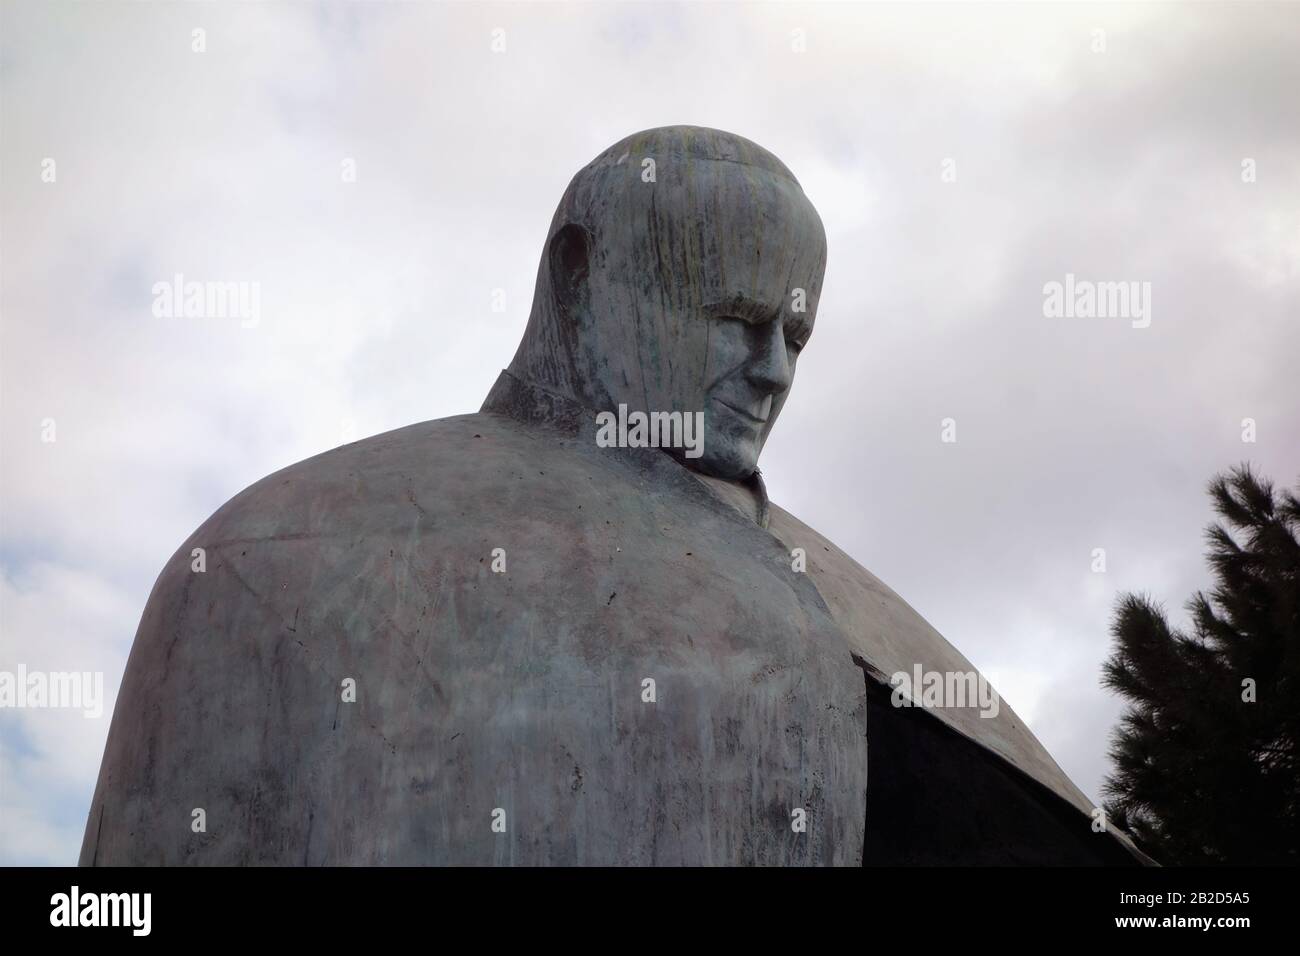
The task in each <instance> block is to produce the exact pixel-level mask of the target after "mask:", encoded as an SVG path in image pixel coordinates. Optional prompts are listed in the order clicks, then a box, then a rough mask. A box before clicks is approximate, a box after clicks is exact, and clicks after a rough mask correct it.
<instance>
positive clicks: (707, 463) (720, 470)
mask: <svg viewBox="0 0 1300 956" xmlns="http://www.w3.org/2000/svg"><path fill="white" fill-rule="evenodd" d="M706 444H707V443H706ZM681 462H682V463H683V464H684V465H686V466H687V467H688V468H691V469H694V470H695V471H698V472H700V473H701V474H704V475H708V476H709V477H711V478H721V479H723V480H724V481H744V480H746V479H747V478H749V477H750V475H752V474H753V473H754V469H755V468H756V467H757V466H758V456H757V455H756V454H755V453H754V450H753V449H746V448H742V447H739V446H736V445H723V447H721V448H715V449H710V448H707V447H706V448H705V451H704V454H703V455H701V456H700V457H699V458H695V459H691V458H685V457H683V458H681Z"/></svg>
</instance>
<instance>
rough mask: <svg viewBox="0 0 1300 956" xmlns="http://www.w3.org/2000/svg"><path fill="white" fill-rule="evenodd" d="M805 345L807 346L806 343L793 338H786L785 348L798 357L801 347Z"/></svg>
mask: <svg viewBox="0 0 1300 956" xmlns="http://www.w3.org/2000/svg"><path fill="white" fill-rule="evenodd" d="M807 344H808V343H807V342H800V341H798V340H796V339H793V338H788V339H786V340H785V347H786V348H788V349H789V350H790V351H792V352H794V354H795V355H798V354H799V353H800V352H802V351H803V347H804V346H805V345H807Z"/></svg>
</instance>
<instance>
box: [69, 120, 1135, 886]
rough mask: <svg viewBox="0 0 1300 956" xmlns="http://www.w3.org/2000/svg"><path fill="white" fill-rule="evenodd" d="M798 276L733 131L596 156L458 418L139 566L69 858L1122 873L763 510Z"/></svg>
mask: <svg viewBox="0 0 1300 956" xmlns="http://www.w3.org/2000/svg"><path fill="white" fill-rule="evenodd" d="M825 263H826V239H825V233H824V231H823V228H822V224H821V221H820V219H819V217H818V215H817V213H816V211H815V210H814V209H813V207H812V205H811V204H810V203H809V202H808V200H807V199H806V198H805V196H804V194H803V191H802V189H801V187H800V186H799V184H798V182H797V181H796V180H795V178H794V176H793V175H792V174H791V173H790V171H789V170H788V169H786V167H785V166H784V165H783V164H782V163H781V162H780V161H779V160H778V159H777V158H776V157H775V156H773V155H772V154H770V153H768V152H767V151H765V150H763V149H762V148H760V147H758V146H757V145H755V144H754V143H751V142H749V141H748V140H745V139H743V138H741V137H739V136H734V135H731V134H728V133H723V132H720V131H717V130H711V129H702V128H696V127H667V128H663V129H654V130H647V131H645V132H642V133H637V134H635V135H633V136H629V137H628V138H626V139H624V140H623V141H622V142H620V143H618V144H616V145H615V146H613V147H611V148H610V149H608V150H606V151H605V152H604V153H602V154H601V155H600V156H598V157H597V158H596V159H595V160H594V161H593V162H592V163H591V164H589V165H588V166H587V167H585V168H584V169H582V170H581V171H580V172H579V173H578V174H577V175H576V176H575V177H574V178H573V181H572V182H571V183H570V185H569V187H568V189H567V191H566V192H565V194H564V197H563V198H562V199H561V201H560V205H559V208H558V209H557V210H556V213H555V217H554V219H553V221H552V223H551V227H550V230H549V233H548V236H547V241H546V244H545V248H544V249H543V253H542V258H541V264H540V267H539V269H538V275H537V286H536V294H535V298H534V301H533V306H532V312H531V315H530V318H529V322H528V327H527V330H526V332H525V334H524V337H523V341H522V342H521V344H520V346H519V349H518V352H517V353H516V355H515V357H514V359H513V361H512V362H511V363H510V365H509V367H508V369H506V370H505V371H504V372H502V373H501V375H500V377H499V379H498V380H497V383H496V385H495V386H494V387H493V388H492V390H491V392H490V394H489V395H488V396H487V400H486V401H485V402H484V404H483V407H482V410H481V411H480V412H478V413H477V414H471V415H461V416H457V417H454V418H447V419H441V420H438V421H430V422H423V423H421V424H417V425H411V426H409V427H406V428H401V429H398V430H396V431H392V432H388V433H386V434H382V435H376V436H374V437H371V438H368V439H365V440H363V441H359V442H355V443H353V444H350V445H346V446H343V447H340V448H336V449H334V450H332V451H329V452H326V453H324V454H321V455H318V456H316V457H314V458H310V459H308V460H306V461H303V462H299V463H298V464H296V465H292V466H290V467H288V468H285V469H284V470H282V471H279V472H277V473H275V474H273V475H270V476H269V477H267V478H264V479H263V480H261V481H259V482H258V483H256V484H254V485H253V486H251V487H250V488H248V489H246V490H245V491H243V492H242V493H240V494H238V495H236V496H235V497H234V498H232V499H231V500H230V501H229V502H228V503H226V504H225V505H224V506H223V507H222V508H221V509H220V510H218V511H217V512H216V514H214V515H213V516H212V517H211V518H210V519H208V521H206V522H205V523H204V524H203V525H202V527H200V528H199V529H198V530H197V531H196V532H195V533H194V534H193V535H192V536H191V538H190V539H189V540H188V541H186V542H185V543H184V544H183V545H182V546H181V548H180V550H179V551H177V553H176V554H175V556H173V558H172V559H171V560H170V561H169V562H168V563H167V565H166V567H165V568H164V569H163V571H162V574H161V575H160V577H159V578H158V582H157V584H156V585H155V587H154V589H153V592H152V594H151V595H150V597H149V601H148V604H147V606H146V608H145V611H144V615H143V618H142V620H141V622H140V628H139V632H138V634H137V636H136V640H135V645H134V647H133V649H132V651H131V656H130V660H129V662H128V665H127V669H126V673H125V676H124V678H123V681H122V686H121V691H120V694H119V696H118V702H117V707H116V710H115V713H114V715H113V722H112V726H111V729H110V733H109V738H108V743H107V747H106V749H105V754H104V760H103V765H102V768H101V771H100V777H99V782H98V786H97V788H96V791H95V796H94V801H93V804H92V807H91V810H90V814H89V819H88V823H87V828H86V836H85V842H84V846H83V849H82V854H81V862H82V864H84V865H91V864H99V865H104V864H185V863H189V864H471V865H474V864H520V865H537V864H579V865H585V864H666V865H674V864H800V865H802V864H841V865H859V864H862V863H868V864H870V863H900V862H971V863H985V862H987V863H1006V862H1024V863H1044V862H1048V863H1056V862H1059V863H1079V862H1088V863H1118V862H1134V861H1139V860H1141V856H1140V854H1138V853H1137V852H1136V850H1135V849H1134V848H1133V847H1132V845H1131V844H1130V843H1129V841H1128V840H1127V838H1126V837H1124V836H1123V835H1122V834H1119V833H1116V832H1114V831H1113V830H1110V829H1107V828H1105V827H1103V828H1101V829H1102V831H1103V832H1098V827H1097V825H1096V814H1094V813H1093V808H1092V806H1091V804H1090V802H1089V801H1088V800H1087V799H1086V798H1085V797H1084V796H1083V794H1082V793H1081V792H1080V791H1079V790H1078V789H1077V788H1076V787H1075V786H1074V785H1073V784H1072V783H1071V782H1070V781H1069V780H1068V779H1067V778H1066V776H1065V775H1064V774H1063V773H1062V772H1061V770H1060V769H1059V768H1058V767H1057V765H1056V764H1055V763H1054V762H1053V760H1052V759H1051V757H1050V756H1049V755H1048V754H1047V752H1046V751H1045V750H1044V748H1043V747H1042V746H1041V745H1040V744H1039V743H1038V741H1037V740H1036V739H1035V738H1034V737H1033V735H1032V734H1030V733H1029V731H1028V730H1027V729H1026V728H1025V726H1024V724H1023V723H1021V722H1020V720H1019V719H1018V718H1017V717H1016V716H1015V714H1014V713H1012V711H1011V710H1010V708H1008V707H1006V706H1005V705H1002V706H998V702H997V699H996V697H988V696H987V695H984V696H981V697H980V699H979V700H975V699H974V696H972V698H971V699H969V700H962V701H954V699H953V694H952V692H953V690H954V689H958V690H960V689H961V688H962V687H969V688H972V695H974V693H975V692H974V690H973V688H976V687H977V686H978V688H983V687H984V686H985V685H984V683H983V679H982V677H980V676H979V675H978V674H976V672H975V671H974V668H972V667H971V665H970V663H969V662H968V661H966V659H965V658H963V657H962V656H961V655H960V654H959V653H958V652H957V651H956V650H955V649H954V648H953V647H952V646H951V645H950V644H948V643H947V642H946V641H945V640H944V639H943V638H942V637H941V636H940V635H939V634H938V633H937V632H936V631H935V630H934V629H933V628H932V627H930V626H929V625H928V624H927V623H926V622H925V621H924V620H922V619H921V617H920V616H919V615H917V614H916V612H914V611H913V610H912V609H911V608H910V607H908V606H907V604H905V603H904V602H903V601H902V599H901V598H899V597H898V595H896V594H895V593H894V592H893V591H891V590H889V588H887V587H886V586H885V585H883V584H882V583H881V582H880V581H879V580H877V579H876V578H875V577H874V576H872V575H871V574H870V573H869V572H868V571H866V570H864V569H863V568H862V567H860V566H859V565H858V564H857V563H855V562H854V561H853V559H852V558H850V557H849V556H848V555H846V554H845V553H843V552H842V551H840V550H839V549H838V548H836V547H835V545H834V544H832V543H831V542H830V541H829V540H828V539H826V538H824V537H823V536H822V535H820V534H818V533H817V532H816V531H814V530H812V529H811V528H809V527H807V526H805V525H803V524H801V523H800V522H799V521H798V520H797V519H796V518H794V517H793V516H792V515H790V514H788V513H786V512H785V511H783V510H782V509H781V508H779V507H777V506H776V505H775V504H772V503H771V502H769V501H768V499H767V494H766V491H765V489H764V485H763V481H762V478H761V475H760V473H759V471H758V468H757V463H758V458H759V454H760V452H761V451H762V448H763V444H764V442H765V440H766V439H767V436H768V435H769V434H770V433H771V431H772V428H773V427H774V425H775V424H776V421H777V418H778V417H779V415H780V413H781V409H782V406H783V405H784V403H785V400H786V398H787V396H788V395H789V392H790V386H791V384H792V382H793V379H794V373H795V369H796V367H797V365H798V358H799V353H800V352H801V351H802V349H803V348H804V347H805V346H806V345H807V343H808V340H809V336H810V335H811V334H812V331H813V323H814V319H815V317H816V313H817V305H818V299H819V296H820V293H821V287H822V274H823V270H824V268H825ZM846 480H850V479H846ZM900 675H901V676H900ZM934 675H938V684H939V691H940V693H937V694H931V693H930V692H931V691H933V690H934V688H935V681H934V680H932V677H933V676H934ZM953 675H956V679H955V680H954V679H953ZM968 680H969V683H965V682H966V681H968ZM945 681H946V683H945ZM905 684H906V685H908V686H904V685H905ZM958 696H960V694H959V695H958ZM931 697H932V698H933V699H929V698H931Z"/></svg>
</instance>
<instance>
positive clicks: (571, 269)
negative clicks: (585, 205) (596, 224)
mask: <svg viewBox="0 0 1300 956" xmlns="http://www.w3.org/2000/svg"><path fill="white" fill-rule="evenodd" d="M591 245H592V242H591V233H589V232H588V231H587V230H586V229H585V228H584V227H582V226H580V225H578V224H577V223H574V222H570V223H566V224H565V225H564V226H563V227H562V228H561V229H560V230H559V231H558V232H557V233H556V234H555V235H553V236H552V237H551V244H550V246H549V247H548V249H547V257H548V258H549V261H550V269H551V289H552V290H553V291H554V292H555V301H556V303H557V304H558V305H559V307H560V311H561V312H563V313H564V314H565V315H570V314H573V313H577V314H581V312H582V309H581V308H580V306H581V305H582V304H584V303H585V302H586V298H587V274H588V271H589V269H590V265H591Z"/></svg>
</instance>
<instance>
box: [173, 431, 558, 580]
mask: <svg viewBox="0 0 1300 956" xmlns="http://www.w3.org/2000/svg"><path fill="white" fill-rule="evenodd" d="M534 446H536V447H534ZM546 455H547V450H546V445H545V443H544V442H543V441H540V440H539V439H538V437H536V436H535V435H533V434H532V433H530V432H529V431H528V430H527V429H522V428H520V427H519V426H518V425H516V424H515V423H514V422H512V421H511V420H510V419H507V418H504V417H502V416H498V415H493V414H487V413H476V414H470V415H459V416H455V417H451V418H442V419H436V420H433V421H427V422H420V423H418V424H415V425H409V426H406V427H404V428H398V429H395V430H393V431H389V432H384V433H382V434H379V435H374V436H371V437H369V438H365V439H362V440H360V441H356V442H352V443H350V444H347V445H342V446H340V447H337V448H333V449H330V450H329V451H326V452H323V453H321V454H319V455H315V456H313V457H311V458H307V459H304V460H303V461H300V462H297V463H295V464H292V465H289V466H288V467H286V468H282V469H280V470H279V471H277V472H274V473H272V474H270V475H268V476H266V477H265V478H262V479H261V480H259V481H257V482H254V483H253V484H252V485H250V486H248V487H247V488H245V489H244V490H243V491H241V492H239V493H238V494H236V495H235V496H234V497H232V498H231V499H230V500H228V501H227V502H226V503H225V504H223V505H222V506H221V507H220V508H218V509H217V510H216V511H215V512H214V513H213V514H212V515H211V516H210V517H209V518H208V519H207V520H206V521H204V522H203V523H202V524H201V525H200V526H199V527H198V528H197V529H196V530H195V531H194V532H193V533H192V534H191V535H190V536H189V537H188V538H187V539H186V540H185V542H184V543H183V544H182V545H181V546H180V547H179V548H178V549H177V551H176V553H175V554H174V555H173V556H172V557H171V559H170V560H169V561H168V562H167V564H166V566H165V567H164V569H163V571H162V573H161V575H160V576H159V579H158V582H157V584H156V585H155V587H154V590H153V593H152V595H151V597H150V603H151V604H153V603H155V602H156V601H157V600H159V599H160V598H161V597H162V596H163V594H167V593H174V592H177V591H179V590H184V589H186V588H188V587H189V586H190V585H191V584H192V583H193V581H194V575H196V574H198V573H207V574H209V575H211V574H213V573H214V571H218V569H219V571H218V574H217V576H218V577H219V578H221V579H224V580H225V581H226V583H227V584H228V585H233V586H234V587H236V588H240V589H243V590H252V591H257V590H259V588H258V587H257V586H256V583H257V582H256V581H254V579H253V578H257V579H261V580H262V583H264V584H265V583H266V581H267V580H269V578H272V577H276V578H277V580H278V577H282V576H284V575H285V574H286V573H289V572H291V571H292V572H293V576H294V577H296V576H297V574H298V573H300V567H299V566H300V565H301V564H302V563H304V562H308V563H310V562H311V561H320V560H321V559H322V558H323V559H325V560H329V561H337V560H340V559H342V558H344V557H346V554H345V553H348V552H350V553H352V554H353V555H354V556H355V560H356V561H360V562H363V563H364V561H365V560H366V558H367V557H368V556H369V555H370V552H371V551H374V552H375V553H378V545H379V544H380V543H381V541H382V540H383V539H386V538H398V537H400V538H402V539H403V540H409V539H411V538H412V537H414V538H427V539H428V544H429V546H430V547H437V546H438V543H439V542H449V541H450V540H454V539H457V538H459V537H461V535H459V534H458V529H463V528H466V527H471V528H472V526H473V525H474V524H475V522H477V521H480V520H481V519H482V516H483V514H484V513H485V512H487V511H489V510H491V508H492V507H493V503H494V502H499V501H500V500H501V496H502V495H503V494H506V493H508V492H511V491H514V490H515V486H518V485H520V484H521V483H522V481H521V479H522V478H523V477H524V476H525V475H526V474H527V473H528V472H529V471H533V472H534V474H535V473H536V471H537V470H544V468H545V460H546ZM536 461H541V462H542V467H541V468H540V469H533V468H532V463H533V462H536ZM241 569H242V571H241ZM250 575H251V576H252V577H250ZM241 579H242V580H243V581H244V582H246V586H244V585H241ZM209 580H211V579H209ZM278 583H279V584H286V583H289V582H278Z"/></svg>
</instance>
